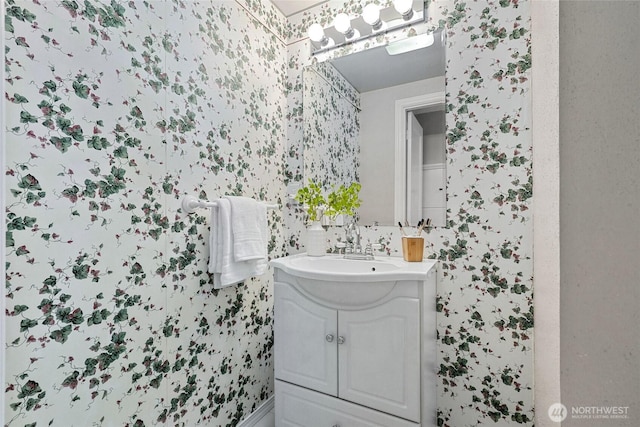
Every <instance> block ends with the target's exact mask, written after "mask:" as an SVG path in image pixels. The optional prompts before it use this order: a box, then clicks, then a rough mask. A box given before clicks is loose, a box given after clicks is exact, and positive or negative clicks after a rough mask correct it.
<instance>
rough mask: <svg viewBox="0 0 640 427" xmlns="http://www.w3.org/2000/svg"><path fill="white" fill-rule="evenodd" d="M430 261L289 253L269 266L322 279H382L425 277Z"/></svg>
mask: <svg viewBox="0 0 640 427" xmlns="http://www.w3.org/2000/svg"><path fill="white" fill-rule="evenodd" d="M433 264H434V262H432V261H424V262H406V261H404V260H403V259H402V258H398V257H379V258H376V259H375V260H370V261H368V260H353V259H345V258H344V257H343V256H342V255H326V256H322V257H312V256H307V255H306V254H299V255H292V256H288V257H284V258H278V259H274V260H272V261H271V265H272V266H273V267H277V268H280V269H281V270H282V271H284V272H286V273H288V274H291V275H293V276H297V277H304V278H306V279H315V280H325V281H345V282H383V281H397V280H425V279H426V277H427V273H428V272H429V270H430V269H431V267H432V266H433Z"/></svg>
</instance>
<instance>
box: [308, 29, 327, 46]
mask: <svg viewBox="0 0 640 427" xmlns="http://www.w3.org/2000/svg"><path fill="white" fill-rule="evenodd" d="M309 38H310V39H311V41H314V42H316V43H321V42H322V40H323V39H324V38H325V37H324V29H323V28H322V25H320V24H312V25H311V26H310V27H309Z"/></svg>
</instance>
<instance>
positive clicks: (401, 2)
mask: <svg viewBox="0 0 640 427" xmlns="http://www.w3.org/2000/svg"><path fill="white" fill-rule="evenodd" d="M412 6H413V0H393V7H394V8H395V9H396V11H397V12H398V13H399V14H400V15H402V18H403V19H405V20H407V19H411V16H413V9H412Z"/></svg>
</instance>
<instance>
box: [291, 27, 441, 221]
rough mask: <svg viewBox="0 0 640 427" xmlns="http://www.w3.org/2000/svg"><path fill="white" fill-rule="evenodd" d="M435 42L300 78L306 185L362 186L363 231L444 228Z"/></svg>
mask: <svg viewBox="0 0 640 427" xmlns="http://www.w3.org/2000/svg"><path fill="white" fill-rule="evenodd" d="M432 36H433V41H432V43H431V44H430V45H429V46H427V47H421V48H417V49H413V50H411V47H409V48H407V47H406V46H405V47H403V46H401V45H400V46H397V45H396V46H394V44H393V43H392V44H391V45H387V46H379V47H375V48H372V49H369V50H364V51H361V52H357V53H353V54H349V55H345V56H342V57H338V58H334V59H332V60H330V61H326V62H319V63H317V64H314V65H313V66H310V67H308V68H306V69H305V70H304V72H303V74H304V75H303V81H304V88H303V104H304V109H303V135H304V143H303V145H304V176H305V183H306V182H308V179H314V180H316V181H317V182H320V183H321V184H322V185H323V186H324V187H325V188H330V187H331V186H332V185H340V184H345V185H348V184H349V183H351V182H353V181H358V182H360V183H361V184H362V190H361V192H360V198H361V199H362V206H361V207H360V209H359V217H360V219H359V222H360V224H361V225H397V223H398V221H401V222H403V223H404V221H405V220H406V221H408V222H409V223H410V224H411V225H415V224H416V223H417V222H418V220H420V219H422V218H425V219H426V218H431V219H432V223H433V225H435V226H444V225H445V223H446V166H445V165H446V150H445V131H446V126H445V106H444V102H445V99H444V98H445V95H444V94H445V75H444V74H445V67H446V66H445V41H444V34H443V32H442V31H437V32H435V33H432ZM406 40H409V39H406ZM395 43H397V42H395ZM389 46H391V48H394V47H395V48H396V50H397V48H400V49H404V50H406V52H404V53H397V52H396V53H395V54H389V51H390V50H392V49H389V48H388V47H389ZM414 47H415V46H414Z"/></svg>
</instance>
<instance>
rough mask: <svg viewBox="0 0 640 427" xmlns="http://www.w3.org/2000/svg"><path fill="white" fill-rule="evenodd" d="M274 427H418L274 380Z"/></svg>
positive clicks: (415, 424) (399, 419) (417, 425)
mask: <svg viewBox="0 0 640 427" xmlns="http://www.w3.org/2000/svg"><path fill="white" fill-rule="evenodd" d="M275 388H276V390H275V392H276V405H275V406H276V426H278V427H325V426H326V427H420V424H417V423H412V422H410V421H407V420H404V419H402V418H397V417H394V416H391V415H388V414H385V413H382V412H378V411H374V410H373V409H369V408H365V407H363V406H360V405H356V404H353V403H349V402H345V401H343V400H340V399H338V398H335V397H331V396H327V395H325V394H322V393H318V392H315V391H312V390H308V389H306V388H302V387H298V386H295V385H292V384H289V383H286V382H284V381H278V380H276V383H275Z"/></svg>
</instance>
